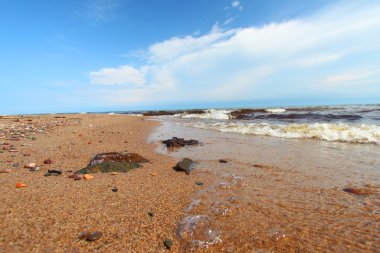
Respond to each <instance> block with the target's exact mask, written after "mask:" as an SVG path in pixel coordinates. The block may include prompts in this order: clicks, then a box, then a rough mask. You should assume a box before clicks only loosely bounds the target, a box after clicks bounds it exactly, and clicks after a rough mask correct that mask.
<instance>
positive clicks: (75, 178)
mask: <svg viewBox="0 0 380 253" xmlns="http://www.w3.org/2000/svg"><path fill="white" fill-rule="evenodd" d="M81 179H82V178H81V177H74V180H77V181H78V180H81Z"/></svg>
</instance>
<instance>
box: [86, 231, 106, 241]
mask: <svg viewBox="0 0 380 253" xmlns="http://www.w3.org/2000/svg"><path fill="white" fill-rule="evenodd" d="M102 236H103V233H102V232H100V231H95V232H93V233H91V234H90V235H89V236H88V237H87V238H86V240H87V241H90V242H92V241H96V240H99V239H100V238H101V237H102Z"/></svg>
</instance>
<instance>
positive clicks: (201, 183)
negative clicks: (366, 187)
mask: <svg viewBox="0 0 380 253" xmlns="http://www.w3.org/2000/svg"><path fill="white" fill-rule="evenodd" d="M195 184H196V185H199V186H202V185H204V183H203V182H195Z"/></svg>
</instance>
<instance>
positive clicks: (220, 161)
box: [219, 159, 227, 163]
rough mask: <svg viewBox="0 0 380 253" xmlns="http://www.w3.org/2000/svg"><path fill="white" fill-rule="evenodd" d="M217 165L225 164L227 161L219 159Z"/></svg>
mask: <svg viewBox="0 0 380 253" xmlns="http://www.w3.org/2000/svg"><path fill="white" fill-rule="evenodd" d="M219 163H227V160H224V159H220V160H219Z"/></svg>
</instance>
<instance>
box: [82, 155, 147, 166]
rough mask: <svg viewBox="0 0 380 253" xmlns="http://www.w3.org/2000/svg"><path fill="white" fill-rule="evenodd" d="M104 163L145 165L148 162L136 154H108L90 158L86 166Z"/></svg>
mask: <svg viewBox="0 0 380 253" xmlns="http://www.w3.org/2000/svg"><path fill="white" fill-rule="evenodd" d="M104 162H128V163H146V162H148V160H147V159H145V158H144V157H142V156H140V155H139V154H136V153H118V152H108V153H101V154H97V155H95V156H94V157H92V158H91V161H90V163H89V164H88V166H91V165H96V164H99V163H104Z"/></svg>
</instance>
